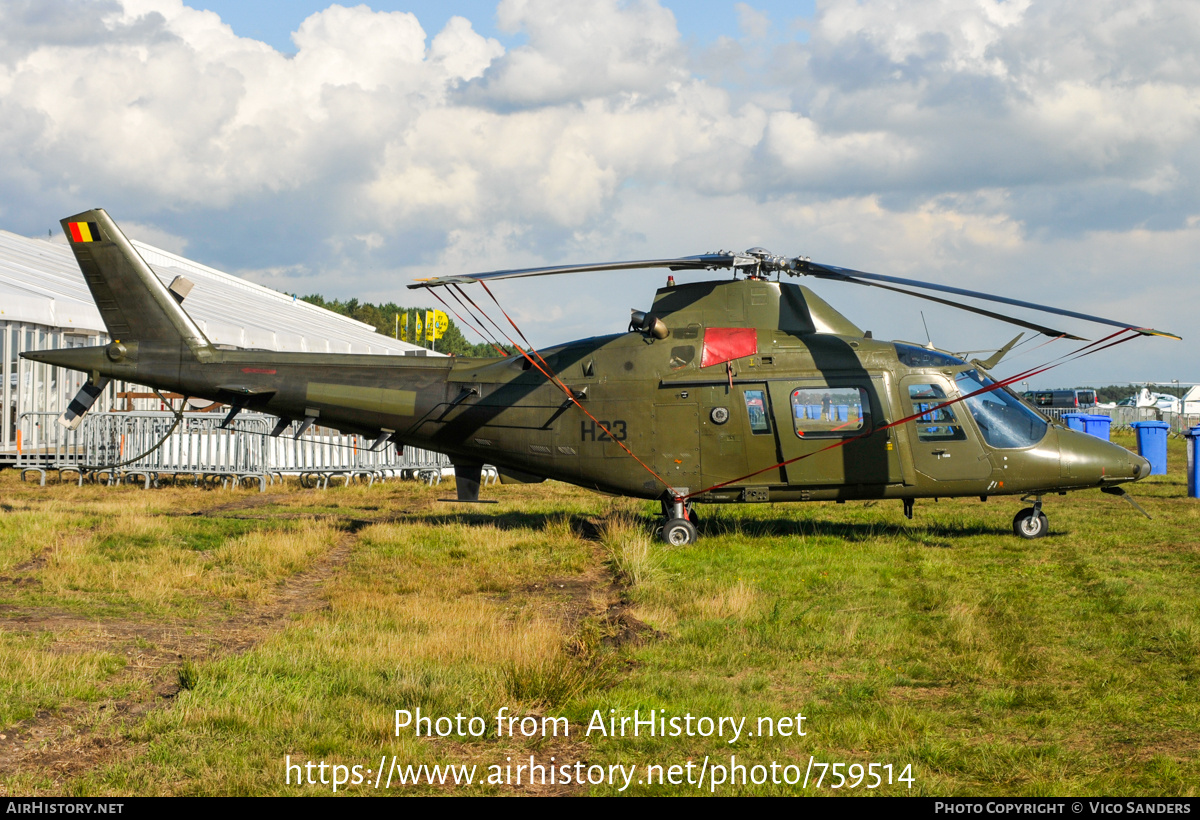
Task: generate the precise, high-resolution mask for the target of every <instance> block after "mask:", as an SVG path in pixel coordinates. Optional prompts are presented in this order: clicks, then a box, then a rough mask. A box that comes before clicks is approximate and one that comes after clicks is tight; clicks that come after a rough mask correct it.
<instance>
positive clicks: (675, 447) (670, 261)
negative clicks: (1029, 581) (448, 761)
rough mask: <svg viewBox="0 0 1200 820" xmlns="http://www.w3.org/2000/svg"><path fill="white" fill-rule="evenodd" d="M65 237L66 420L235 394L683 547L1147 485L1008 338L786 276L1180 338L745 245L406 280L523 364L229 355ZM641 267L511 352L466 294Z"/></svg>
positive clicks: (297, 421)
mask: <svg viewBox="0 0 1200 820" xmlns="http://www.w3.org/2000/svg"><path fill="white" fill-rule="evenodd" d="M62 227H63V230H64V232H65V233H66V234H67V238H68V240H69V242H70V246H71V249H72V251H73V252H74V254H75V258H76V260H77V261H78V263H79V266H80V268H81V270H82V272H83V275H84V278H85V280H86V282H87V285H88V287H89V288H90V289H91V293H92V295H93V297H94V299H95V301H96V305H97V307H98V308H99V310H100V313H101V315H102V318H103V320H104V322H105V325H106V327H107V328H108V332H109V337H110V338H111V339H112V341H111V342H110V343H109V344H107V345H104V346H96V347H91V348H74V349H67V350H46V351H37V352H29V353H23V354H22V355H23V356H24V357H25V358H28V359H32V360H34V361H39V362H46V363H49V364H51V365H57V366H59V367H64V368H69V369H73V370H78V371H82V372H84V373H87V374H89V381H88V383H87V384H85V385H84V387H83V388H82V389H81V391H80V393H79V395H78V396H77V397H76V398H75V400H74V401H73V402H72V404H71V406H70V408H69V409H68V411H67V412H66V413H64V416H63V418H62V419H60V422H61V423H63V424H66V425H77V424H78V423H79V420H80V418H81V417H82V414H83V413H86V412H87V409H88V407H90V405H91V403H92V402H93V401H94V400H95V397H96V396H97V395H99V393H100V392H101V391H102V390H103V388H104V386H105V385H106V384H107V383H108V380H110V379H123V380H125V381H129V382H134V383H137V384H143V385H147V386H150V387H153V388H155V389H159V390H169V391H173V392H176V393H180V394H183V395H185V396H190V397H195V398H202V399H206V400H209V401H213V402H222V403H224V404H227V405H229V407H230V410H229V413H228V415H227V416H226V418H225V420H224V422H223V424H224V425H229V424H230V423H231V422H232V421H233V419H234V418H235V417H236V416H237V414H238V413H239V412H241V411H242V410H246V409H250V410H254V411H258V412H264V413H269V414H273V415H275V416H277V417H278V419H279V423H278V424H277V425H276V426H275V429H274V430H272V432H271V435H274V436H278V435H282V434H283V433H284V432H285V431H288V430H289V429H290V428H293V426H294V435H296V436H297V437H299V436H300V435H301V434H302V433H303V432H304V431H305V430H306V429H307V428H308V427H309V426H311V425H312V424H314V423H319V424H321V425H323V426H328V427H333V428H335V429H339V430H341V431H343V432H347V433H352V434H360V435H364V436H366V437H370V438H372V439H373V441H374V444H373V445H372V446H373V447H375V448H378V447H382V446H387V445H389V444H394V445H396V446H399V447H403V446H406V445H407V446H414V447H421V448H426V449H431V450H436V451H439V452H443V453H445V454H446V455H448V456H449V458H450V460H451V462H452V463H453V465H454V470H455V475H456V485H457V499H456V500H457V501H459V502H478V501H480V482H481V471H482V468H483V465H484V464H490V465H493V466H495V467H496V468H497V470H498V472H499V474H500V479H501V481H502V482H504V483H533V482H540V481H545V480H547V479H555V480H559V481H563V482H567V483H570V484H575V485H578V486H581V487H586V488H589V489H592V490H596V491H599V492H602V493H607V494H612V495H619V496H628V497H634V498H641V499H648V500H658V501H659V502H661V508H662V529H661V536H662V538H663V539H664V540H665V541H666V542H668V543H669V544H672V545H675V546H682V545H685V544H689V543H692V542H694V541H696V539H697V537H698V532H699V531H698V529H697V523H698V516H697V512H696V510H695V508H694V505H695V504H697V503H701V504H736V503H765V502H783V501H837V502H845V501H856V500H879V499H897V500H899V501H901V502H902V504H903V510H904V514H905V515H906V516H907V517H908V518H909V519H911V518H912V517H913V506H914V501H915V500H916V499H918V498H935V499H937V498H954V497H979V498H981V499H984V500H986V499H987V498H988V497H990V496H1010V495H1011V496H1021V497H1022V500H1024V501H1029V502H1032V506H1029V507H1025V508H1023V509H1021V510H1020V511H1019V512H1018V513H1017V514H1016V516H1015V517H1014V519H1013V531H1014V533H1015V534H1016V535H1018V536H1020V537H1023V538H1039V537H1042V536H1044V535H1046V534H1047V532H1048V520H1047V517H1046V515H1045V513H1044V512H1043V509H1042V506H1043V505H1042V502H1043V498H1044V497H1045V496H1047V495H1051V494H1054V493H1065V492H1067V491H1071V490H1082V489H1088V488H1097V487H1098V488H1100V489H1101V490H1103V491H1105V492H1109V493H1113V494H1116V495H1125V497H1126V498H1127V499H1128V500H1130V501H1131V502H1132V499H1131V498H1129V497H1128V496H1127V495H1126V494H1125V491H1124V488H1123V487H1122V486H1121V485H1123V484H1126V483H1129V482H1133V481H1137V480H1139V479H1142V478H1144V477H1146V476H1147V475H1149V473H1150V464H1149V462H1148V461H1146V460H1145V459H1144V458H1141V457H1140V456H1138V455H1136V454H1134V453H1131V452H1130V451H1129V450H1126V449H1125V448H1123V447H1120V446H1117V445H1114V444H1111V443H1109V442H1107V441H1103V440H1101V439H1099V438H1096V437H1093V436H1090V435H1087V434H1084V433H1082V432H1078V431H1075V430H1070V429H1068V428H1066V427H1064V426H1062V425H1060V424H1058V423H1056V422H1054V421H1052V420H1050V419H1048V418H1047V417H1045V416H1042V415H1041V414H1040V413H1038V412H1037V411H1036V410H1034V409H1033V408H1032V407H1030V406H1029V405H1028V404H1026V403H1025V402H1024V401H1022V400H1021V399H1020V398H1019V397H1018V396H1017V395H1016V394H1015V393H1014V392H1012V391H1011V390H1009V389H1008V387H1007V381H997V380H995V379H994V378H993V377H992V376H991V375H990V373H989V370H990V369H992V368H994V367H995V366H996V365H997V364H998V363H999V362H1000V361H1001V359H1002V358H1003V357H1004V356H1005V355H1006V354H1007V353H1008V352H1009V351H1010V350H1011V349H1012V348H1013V346H1014V345H1015V344H1017V342H1018V340H1020V339H1022V338H1023V333H1022V335H1020V336H1018V337H1017V338H1015V339H1013V340H1012V341H1011V342H1009V343H1008V344H1007V345H1005V346H1004V347H1002V348H1001V349H1000V350H999V351H997V352H996V353H995V354H994V355H992V356H991V357H989V358H988V359H986V360H982V361H981V360H978V359H971V360H969V361H967V360H964V359H963V358H960V357H958V356H955V355H953V354H951V353H948V352H945V351H940V350H937V349H932V348H931V346H920V345H916V344H911V343H905V342H893V341H884V340H878V339H874V338H873V337H872V334H871V333H870V332H869V331H864V330H863V329H861V328H859V327H858V326H857V325H855V324H854V323H853V322H852V321H850V320H849V319H848V318H846V317H845V316H843V315H842V314H841V313H839V312H838V311H837V310H835V309H834V308H833V307H832V306H831V305H830V304H829V303H827V302H826V301H825V300H824V299H822V298H821V297H820V296H818V295H817V294H816V293H814V292H813V291H812V290H811V289H809V288H808V287H805V286H803V285H799V284H796V283H792V282H784V281H781V279H782V276H783V275H787V276H790V277H794V276H807V277H812V278H816V279H824V280H832V281H840V282H844V283H850V284H857V285H866V286H873V287H882V288H885V289H887V290H891V291H897V292H900V293H905V294H908V295H912V296H918V297H921V298H925V299H930V300H932V301H935V302H940V303H942V304H946V305H951V306H954V307H958V308H961V309H964V310H968V311H972V312H975V313H977V314H981V315H985V316H989V317H991V318H995V319H999V320H1001V321H1005V322H1009V323H1011V324H1015V325H1018V326H1020V327H1023V328H1025V329H1026V330H1030V331H1035V332H1036V333H1038V334H1043V335H1046V336H1049V337H1051V338H1066V339H1071V340H1079V341H1086V340H1083V339H1081V338H1080V337H1079V336H1075V335H1073V334H1070V333H1066V332H1063V331H1060V330H1056V329H1054V328H1050V327H1047V326H1044V325H1040V324H1036V323H1033V322H1029V321H1026V320H1023V319H1018V318H1014V317H1010V316H1005V315H1002V314H999V313H996V312H993V311H990V310H986V309H983V308H980V307H977V306H973V305H968V304H965V303H962V302H961V301H958V300H954V299H947V298H943V297H939V296H932V295H930V294H926V293H918V292H915V291H914V290H912V288H919V289H925V290H934V291H940V292H943V293H948V294H952V295H953V296H956V297H973V298H978V299H984V300H990V301H993V302H1000V303H1005V304H1010V305H1014V306H1019V307H1024V308H1031V309H1035V310H1040V311H1044V312H1048V313H1052V314H1057V315H1062V316H1068V317H1073V318H1077V319H1082V320H1086V321H1090V322H1097V323H1100V324H1105V325H1109V326H1114V327H1117V328H1119V330H1118V331H1117V332H1116V333H1114V334H1112V336H1109V337H1105V339H1102V340H1100V342H1093V343H1091V345H1088V347H1089V348H1091V349H1092V350H1100V349H1103V348H1104V347H1106V346H1110V345H1111V344H1116V343H1118V342H1119V341H1123V340H1124V339H1125V338H1134V337H1136V336H1139V335H1160V336H1169V337H1171V338H1176V339H1178V338H1179V337H1177V336H1174V335H1173V334H1169V333H1165V332H1162V331H1157V330H1153V329H1150V328H1143V327H1138V326H1136V325H1131V324H1128V323H1124V322H1117V321H1114V320H1110V319H1104V318H1102V317H1098V316H1090V315H1087V314H1083V313H1078V312H1075V311H1070V310H1063V309H1060V308H1053V307H1049V306H1045V305H1038V304H1034V303H1030V302H1024V301H1020V300H1016V299H1010V298H1007V297H1001V296H994V295H989V294H983V293H978V292H975V291H969V290H965V289H962V288H957V287H951V286H947V285H939V284H934V283H928V282H921V281H918V280H912V279H901V278H898V277H891V276H883V275H880V274H871V273H866V272H863V271H856V270H852V269H848V268H838V267H834V266H830V265H823V264H820V263H815V262H812V261H811V260H809V259H808V258H806V257H800V256H797V257H781V256H776V255H773V254H770V253H768V252H767V251H765V250H763V249H761V248H752V249H750V250H748V251H745V252H728V251H719V252H716V253H708V254H701V255H697V256H689V257H678V258H667V259H651V260H636V261H630V262H612V263H600V264H587V265H571V266H557V267H544V268H529V269H521V270H508V271H492V272H488V273H481V274H469V275H452V276H443V277H437V278H433V279H426V280H421V281H417V282H415V283H414V284H412V285H409V287H410V288H423V289H426V290H429V291H430V292H433V293H435V294H436V293H438V292H439V290H440V291H441V292H449V293H451V294H453V296H454V299H456V300H457V301H458V304H459V305H460V306H461V307H462V308H463V310H464V312H467V313H469V314H470V315H471V316H472V317H473V318H474V319H475V321H476V322H479V323H481V324H482V323H483V320H484V319H485V318H486V320H487V321H490V322H491V323H492V326H493V327H494V328H495V329H496V331H499V333H500V334H501V335H504V337H505V338H506V339H508V341H510V342H511V343H512V344H513V346H515V347H516V349H517V350H519V351H520V355H504V353H505V351H504V349H503V348H502V347H501V346H499V345H498V346H497V353H498V354H499V355H497V356H496V357H494V358H454V357H446V358H441V357H380V356H375V355H362V354H327V353H289V352H273V351H264V350H249V349H238V348H229V347H227V346H220V347H218V346H215V345H213V344H211V343H210V342H209V341H208V339H207V338H206V337H205V336H204V334H203V333H202V332H201V330H200V328H199V327H198V326H197V325H196V323H195V322H194V321H193V320H192V319H191V317H190V316H189V315H188V314H187V312H186V311H185V310H184V309H183V306H182V305H183V301H184V298H185V297H186V295H187V292H188V291H189V290H190V288H191V284H190V283H188V282H186V280H183V281H180V280H176V281H175V282H172V283H171V285H170V286H165V285H164V284H163V283H162V281H160V280H159V279H158V277H157V276H156V275H155V274H154V273H153V271H151V269H150V267H149V266H148V265H147V264H146V263H145V261H144V260H142V258H141V257H140V256H139V254H138V253H137V251H136V250H135V249H134V247H133V246H132V244H131V243H130V242H129V240H128V239H126V237H125V236H124V234H123V233H122V232H121V231H120V229H119V228H118V227H117V225H116V223H115V222H114V221H113V220H112V218H111V217H109V215H108V214H107V213H106V212H105V211H104V210H103V209H99V208H97V209H92V210H88V211H84V212H83V213H80V214H77V215H75V216H70V217H67V218H66V219H63V220H62ZM650 268H666V269H668V270H670V271H672V273H671V275H670V277H669V279H668V282H667V284H666V286H665V287H662V288H659V289H658V290H657V292H656V294H655V297H654V300H653V303H652V305H651V307H650V308H649V309H648V310H636V309H635V310H632V311H631V317H630V322H629V325H628V327H627V328H626V330H625V331H624V332H621V333H615V334H611V335H607V336H598V337H593V338H587V339H581V340H577V341H572V342H568V343H565V344H561V345H556V346H554V347H550V348H546V349H544V350H541V351H538V350H536V349H535V348H533V346H532V345H529V344H528V343H527V342H526V343H525V345H524V346H522V345H520V344H518V343H517V342H515V341H513V339H512V337H511V336H509V335H507V331H505V330H504V329H503V327H502V326H501V325H500V324H499V323H498V322H496V321H495V320H493V319H492V318H491V315H490V314H489V313H487V311H484V310H483V309H482V308H481V307H480V306H479V304H478V302H477V301H476V300H473V299H471V297H470V296H469V295H468V294H467V293H466V291H465V289H464V288H465V287H466V286H467V285H474V284H480V285H482V287H483V289H484V290H486V292H487V295H488V296H492V292H491V290H490V289H488V288H487V283H488V282H489V281H492V280H498V279H508V278H520V277H529V276H542V275H554V274H558V275H566V274H579V273H599V272H604V271H613V270H628V269H650ZM717 269H729V270H731V271H732V272H733V276H732V277H731V278H729V279H725V280H709V281H699V282H690V283H680V284H676V283H675V281H674V272H677V271H688V270H691V271H712V270H717ZM772 274H774V279H773V280H772V278H771V276H772ZM439 298H440V296H439ZM492 299H493V300H494V299H495V297H494V296H492ZM443 301H444V300H443ZM446 304H447V307H450V308H451V309H452V310H454V311H455V315H456V316H459V318H460V320H461V321H464V322H466V323H468V324H470V320H469V319H463V317H462V316H461V314H459V313H458V311H457V310H455V309H454V308H453V306H451V305H450V304H449V303H446ZM495 304H496V307H500V305H499V302H498V301H497V302H496V303H495ZM500 310H501V312H503V308H500ZM504 316H505V317H506V318H507V317H508V314H507V313H504ZM509 323H510V324H511V326H512V329H513V330H514V331H515V334H514V335H516V336H517V337H519V338H520V339H521V340H522V341H524V336H523V334H521V332H520V329H519V328H518V327H517V326H516V324H515V323H513V322H512V320H511V319H509ZM472 327H474V325H472ZM476 330H478V328H476ZM484 330H485V332H488V333H490V334H491V335H492V336H493V338H496V333H495V332H492V331H490V330H488V329H487V326H486V325H484ZM1122 334H1124V335H1123V336H1122ZM1116 336H1121V338H1120V339H1118V340H1116V341H1112V339H1113V337H1116ZM1101 342H1103V343H1104V344H1103V345H1101ZM1085 349H1086V348H1085ZM1023 375H1024V374H1023ZM1008 381H1011V379H1010V380H1008ZM1135 506H1136V503H1135Z"/></svg>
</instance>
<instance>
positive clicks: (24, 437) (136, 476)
mask: <svg viewBox="0 0 1200 820" xmlns="http://www.w3.org/2000/svg"><path fill="white" fill-rule="evenodd" d="M58 415H59V414H57V413H23V414H21V416H20V419H19V432H20V437H19V438H18V441H19V442H20V444H19V447H18V454H17V461H16V466H17V469H18V470H20V472H21V478H22V479H24V478H25V477H26V474H27V473H38V474H40V476H41V483H42V484H45V483H46V474H47V472H51V471H57V472H58V474H59V477H60V478H61V477H63V475H64V474H67V473H73V474H77V475H78V477H79V482H80V483H83V480H84V479H85V478H93V479H96V480H101V481H105V482H107V483H110V484H111V483H117V482H123V481H132V480H137V481H139V482H140V483H142V484H143V485H144V486H146V487H149V486H151V485H153V484H158V483H159V482H160V481H162V480H163V479H164V478H166V477H171V478H173V479H174V480H179V479H180V478H182V477H189V478H191V480H192V481H193V482H194V483H202V482H203V483H206V484H216V483H220V484H227V483H229V484H233V485H237V484H238V483H240V482H242V481H255V482H257V483H258V484H259V488H260V489H266V485H267V484H268V483H270V482H272V481H275V480H277V479H281V478H282V477H283V476H284V475H297V476H299V477H300V480H301V483H302V484H304V485H305V486H310V487H313V486H316V487H326V486H328V485H329V481H330V480H331V479H333V478H339V477H340V478H342V479H344V480H345V481H346V482H347V483H348V482H350V481H353V480H355V479H359V478H361V479H365V480H366V481H367V482H368V483H369V484H370V483H374V482H375V481H376V480H378V479H382V478H384V477H387V476H395V475H405V474H408V475H412V476H414V477H417V476H418V475H419V476H420V477H423V478H426V479H428V480H432V478H433V474H436V477H437V478H438V479H440V478H441V474H442V470H444V469H446V468H449V467H450V460H449V459H448V458H447V457H446V456H444V455H442V454H440V453H435V452H433V451H431V450H421V449H416V448H412V447H406V448H404V451H403V453H400V452H398V451H397V448H396V447H395V446H394V445H390V444H389V445H388V446H386V447H384V448H382V449H380V450H378V451H373V450H371V449H370V446H371V444H372V442H371V441H367V440H364V439H363V438H362V437H360V436H353V435H344V434H342V433H338V432H337V431H334V430H330V429H328V428H322V427H316V426H313V427H310V428H309V429H308V430H307V431H305V433H304V435H303V436H301V437H300V438H299V439H295V438H293V437H292V436H291V435H289V434H287V433H285V434H284V435H282V436H279V437H277V438H272V437H271V436H270V435H269V433H270V431H271V429H272V428H273V427H274V425H275V421H276V419H275V417H274V416H268V415H263V414H258V413H242V414H240V415H238V417H237V419H236V420H235V421H234V422H233V424H232V425H230V428H229V429H221V428H220V424H221V421H222V420H223V418H224V416H223V415H222V414H214V413H184V414H183V419H182V421H180V423H179V426H178V427H176V428H175V429H174V430H172V426H173V425H174V424H175V414H174V413H169V412H157V411H134V412H128V413H117V412H114V413H91V414H88V415H87V416H85V417H84V419H83V423H82V424H81V425H80V426H79V428H78V429H77V430H67V429H66V428H64V427H62V426H61V425H60V424H58V423H57V419H58ZM169 431H170V434H169V435H168V432H169ZM127 461H128V462H129V463H123V462H127Z"/></svg>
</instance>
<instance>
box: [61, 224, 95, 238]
mask: <svg viewBox="0 0 1200 820" xmlns="http://www.w3.org/2000/svg"><path fill="white" fill-rule="evenodd" d="M67 227H68V228H69V229H70V231H71V239H72V240H73V241H75V242H99V241H100V230H99V229H98V228H97V227H96V223H95V222H68V223H67Z"/></svg>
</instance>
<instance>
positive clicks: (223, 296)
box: [0, 231, 436, 464]
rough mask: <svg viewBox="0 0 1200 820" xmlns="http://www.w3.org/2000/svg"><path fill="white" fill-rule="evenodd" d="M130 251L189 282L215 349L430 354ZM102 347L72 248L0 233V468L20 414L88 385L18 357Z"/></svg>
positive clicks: (155, 255)
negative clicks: (217, 346) (27, 353)
mask: <svg viewBox="0 0 1200 820" xmlns="http://www.w3.org/2000/svg"><path fill="white" fill-rule="evenodd" d="M133 245H134V247H136V248H137V250H138V252H139V253H140V254H141V255H142V257H143V258H144V259H145V260H146V262H147V263H148V264H149V265H150V267H151V268H152V269H153V270H154V272H155V274H157V275H158V277H159V278H160V279H161V280H162V281H163V283H164V284H169V283H170V282H171V280H173V279H174V278H175V277H176V276H185V277H187V278H188V279H189V280H191V281H192V282H193V283H195V287H194V288H193V290H192V292H191V293H190V294H189V295H188V298H187V302H186V308H187V311H188V313H190V314H191V316H192V317H193V318H194V319H195V320H196V323H197V324H198V325H199V326H200V328H201V329H202V330H203V331H204V333H205V335H207V336H208V338H209V341H211V342H213V343H214V344H228V345H234V346H237V347H254V348H265V349H268V350H288V351H314V352H330V353H376V354H380V355H392V356H396V355H425V354H426V353H427V352H428V351H426V350H425V349H424V348H420V347H417V346H415V345H411V344H407V343H405V342H401V341H397V340H395V339H390V338H388V337H387V336H383V335H381V334H379V333H376V332H375V329H374V328H373V327H371V326H370V325H367V324H364V323H362V322H358V321H355V320H354V319H349V318H347V317H345V316H340V315H338V314H336V313H333V312H331V311H328V310H325V309H324V308H319V307H317V306H315V305H310V304H308V303H307V302H301V301H299V300H296V299H294V298H293V297H291V296H288V295H287V294H283V293H279V292H278V291H274V290H271V289H270V288H265V287H262V286H260V285H255V284H253V283H251V282H247V281H245V280H244V279H239V278H238V277H236V276H231V275H229V274H227V273H222V272H221V271H219V270H215V269H213V268H209V267H206V266H204V265H201V264H198V263H196V262H193V261H191V260H188V259H185V258H183V257H182V256H177V255H175V254H173V253H169V252H167V251H164V250H161V249H159V248H155V247H152V246H150V245H146V244H144V243H142V242H137V241H134V242H133ZM108 341H109V339H108V336H107V334H106V333H105V329H104V323H103V322H102V321H101V319H100V312H99V311H98V310H96V306H95V305H94V304H93V302H92V297H91V293H90V292H89V291H88V289H87V285H86V284H85V283H84V281H83V274H82V273H81V272H80V270H79V266H78V265H77V264H76V262H75V257H74V255H73V254H72V253H71V249H70V248H69V247H68V246H67V245H65V244H61V243H57V242H52V241H49V240H46V239H31V238H29V237H25V236H18V235H17V234H12V233H8V232H7V231H0V376H2V381H0V464H4V463H6V462H7V461H9V460H11V458H12V457H13V455H14V454H15V451H16V448H17V422H18V419H19V418H20V417H21V415H22V414H24V413H56V414H57V413H61V412H62V410H63V409H64V408H65V407H66V403H67V402H69V401H70V400H71V397H72V396H74V395H75V393H76V391H77V390H78V389H79V387H80V386H82V384H83V382H84V381H86V376H85V375H84V374H81V373H67V372H64V371H60V370H59V369H58V368H56V367H50V366H48V365H44V364H37V363H34V362H29V361H26V360H25V359H22V358H20V354H21V353H23V352H25V351H29V350H50V349H56V348H63V347H86V346H90V345H101V344H107V343H108ZM430 355H436V354H430ZM125 389H126V387H125V386H124V385H117V384H114V385H112V386H110V387H109V388H108V390H107V391H106V395H104V396H102V397H101V398H100V400H99V402H98V404H97V406H96V408H95V409H96V410H106V409H110V408H111V407H112V406H113V401H114V397H115V395H116V393H117V392H119V391H122V390H125Z"/></svg>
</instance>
